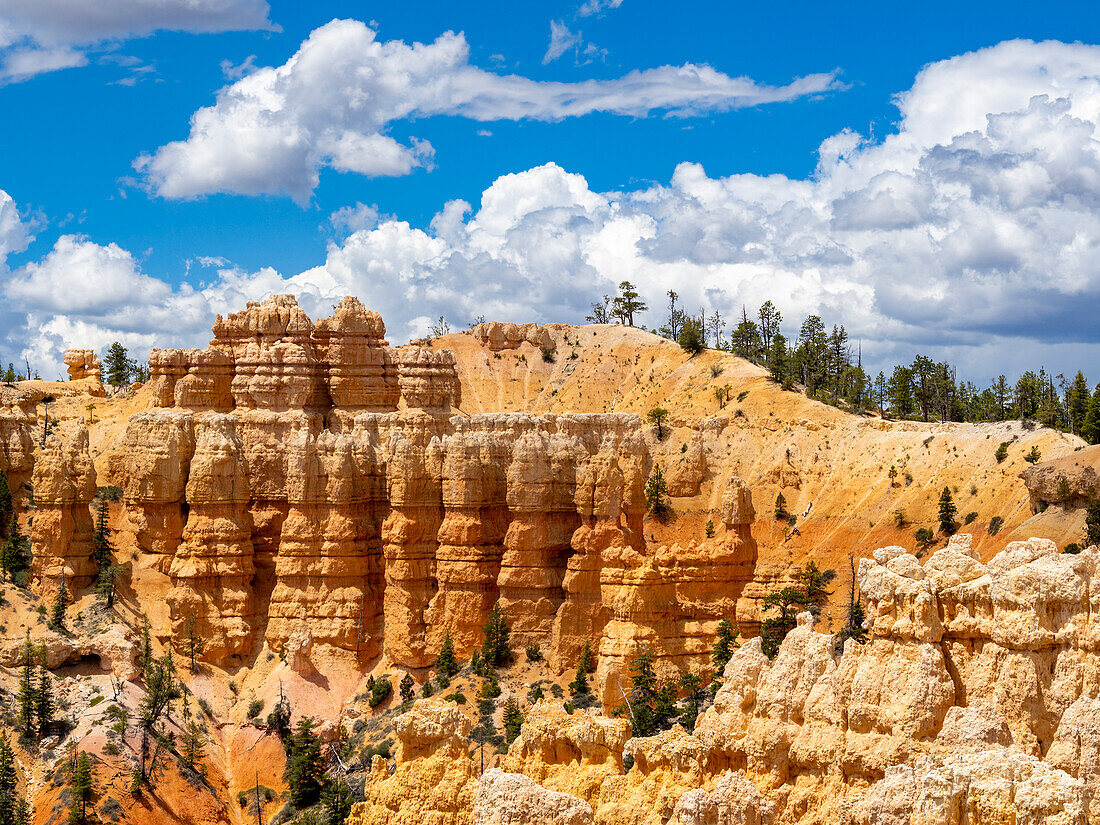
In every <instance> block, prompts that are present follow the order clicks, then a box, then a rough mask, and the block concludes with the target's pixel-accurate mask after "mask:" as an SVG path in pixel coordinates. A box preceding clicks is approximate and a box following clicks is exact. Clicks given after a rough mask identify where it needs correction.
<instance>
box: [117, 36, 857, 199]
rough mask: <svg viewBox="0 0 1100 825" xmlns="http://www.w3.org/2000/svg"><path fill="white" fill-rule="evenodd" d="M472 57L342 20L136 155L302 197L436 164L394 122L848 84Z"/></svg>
mask: <svg viewBox="0 0 1100 825" xmlns="http://www.w3.org/2000/svg"><path fill="white" fill-rule="evenodd" d="M553 48H554V47H553V45H551V51H553ZM563 51H564V49H563ZM548 54H549V53H548ZM469 56H470V55H469V47H468V46H467V44H466V39H465V38H464V37H463V35H462V34H454V33H452V32H447V33H445V34H443V35H441V36H440V37H438V38H437V39H436V40H435V41H433V42H432V43H427V44H423V43H413V44H408V43H405V42H403V41H400V40H390V41H386V42H382V41H379V40H378V39H376V36H375V32H374V30H373V29H371V28H370V27H369V26H367V25H366V24H364V23H361V22H359V21H356V20H334V21H332V22H331V23H328V24H327V25H325V26H322V27H321V28H319V29H317V30H316V31H314V32H313V33H312V34H310V36H309V37H308V38H307V39H306V40H305V42H303V43H302V45H301V47H300V48H299V49H298V51H297V53H296V54H295V55H294V56H293V57H291V58H290V60H288V61H287V62H286V63H284V64H283V65H282V66H278V67H274V68H270V67H269V68H262V69H257V70H255V71H253V72H251V73H250V74H248V75H247V76H245V77H243V78H241V79H240V80H238V81H237V82H236V83H233V84H232V85H229V86H227V87H225V88H223V89H222V90H221V91H220V92H219V93H218V97H217V102H216V103H215V104H214V105H213V106H209V107H207V108H204V109H200V110H199V111H197V112H195V114H194V115H193V116H192V117H191V132H190V135H189V136H188V137H187V139H186V140H181V141H176V142H174V143H169V144H167V145H166V146H162V147H161V148H160V149H158V150H157V151H156V152H154V153H153V154H152V155H146V156H142V157H140V158H138V160H137V161H136V162H135V166H136V168H137V169H138V170H139V171H141V172H142V173H143V174H144V176H145V179H146V181H147V182H148V184H149V185H150V187H151V188H152V189H153V190H154V191H155V192H156V193H157V194H159V195H161V196H162V197H166V198H187V197H194V196H197V195H203V194H209V193H214V192H233V193H239V194H247V195H258V194H281V193H282V194H289V195H290V196H291V197H293V198H294V199H295V200H297V201H298V202H300V203H305V202H306V201H308V200H309V197H310V195H311V193H312V192H313V190H314V188H315V187H316V186H317V183H318V179H319V174H320V170H321V169H322V168H325V167H331V168H334V169H337V170H339V171H345V172H357V173H359V174H362V175H404V174H408V173H409V172H410V171H411V170H413V169H415V168H417V167H422V166H426V165H428V164H429V163H430V162H431V159H432V156H433V154H434V151H433V149H432V146H431V145H430V144H429V143H428V142H427V141H421V140H417V139H416V138H412V139H411V140H409V141H408V143H401V142H399V141H397V140H395V139H394V138H392V137H390V136H389V135H388V134H386V131H387V129H388V128H389V127H390V125H391V124H393V123H394V122H395V121H401V120H412V119H416V118H423V117H430V116H432V115H458V116H462V117H467V118H471V119H473V120H479V121H492V120H520V119H534V120H557V119H561V118H566V117H576V116H579V115H585V114H589V113H591V112H612V113H615V114H621V115H631V116H642V115H646V114H648V113H650V112H654V111H663V112H668V113H670V114H673V115H680V116H687V115H694V114H699V113H703V112H712V111H727V110H731V109H736V108H741V107H745V106H755V105H759V104H762V103H771V102H776V101H784V100H792V99H794V98H797V97H801V96H803V95H808V94H815V93H819V92H823V91H827V90H829V89H833V88H836V87H837V81H836V77H835V75H834V74H832V73H830V74H817V75H810V76H807V77H803V78H798V79H796V80H795V81H793V82H792V83H790V84H789V85H786V86H780V87H774V86H764V85H760V84H758V83H755V82H754V81H752V80H751V79H749V78H745V77H730V76H728V75H725V74H723V73H722V72H719V71H716V70H715V69H713V68H711V67H710V66H705V65H693V64H690V63H688V64H685V65H683V66H662V67H659V68H656V69H648V70H645V71H633V72H630V73H629V74H627V75H625V76H623V77H621V78H617V79H614V80H605V81H601V80H589V81H585V82H581V83H557V82H538V81H535V80H530V79H528V78H525V77H520V76H518V75H499V74H494V73H492V72H487V71H485V70H483V69H480V68H477V67H476V66H472V65H470V62H469Z"/></svg>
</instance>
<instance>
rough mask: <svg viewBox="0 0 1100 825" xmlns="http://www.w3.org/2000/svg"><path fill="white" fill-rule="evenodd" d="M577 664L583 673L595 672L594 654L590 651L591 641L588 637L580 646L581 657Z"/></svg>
mask: <svg viewBox="0 0 1100 825" xmlns="http://www.w3.org/2000/svg"><path fill="white" fill-rule="evenodd" d="M577 664H578V666H579V667H580V668H581V669H582V670H584V672H585V673H595V672H596V656H595V654H593V653H592V643H591V642H589V641H588V639H585V640H584V647H582V648H581V658H580V659H579V660H578V663H577Z"/></svg>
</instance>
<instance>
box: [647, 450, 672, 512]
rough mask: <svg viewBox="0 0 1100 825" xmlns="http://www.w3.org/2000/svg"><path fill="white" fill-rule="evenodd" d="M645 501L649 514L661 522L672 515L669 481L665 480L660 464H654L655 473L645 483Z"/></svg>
mask: <svg viewBox="0 0 1100 825" xmlns="http://www.w3.org/2000/svg"><path fill="white" fill-rule="evenodd" d="M645 503H646V507H648V508H649V514H650V515H651V516H653V518H655V519H657V521H659V522H661V523H664V522H665V521H667V520H668V519H669V518H670V517H671V515H672V506H671V505H670V504H669V503H668V483H667V482H666V481H665V474H664V473H663V472H661V465H660V464H655V465H654V466H653V475H651V476H650V477H649V481H647V482H646V483H645Z"/></svg>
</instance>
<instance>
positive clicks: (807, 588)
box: [798, 560, 836, 616]
mask: <svg viewBox="0 0 1100 825" xmlns="http://www.w3.org/2000/svg"><path fill="white" fill-rule="evenodd" d="M835 578H836V571H835V570H821V569H820V568H818V566H817V563H816V562H814V561H812V560H811V561H808V562H806V565H805V567H802V568H801V569H800V570H799V571H798V584H799V586H800V587H801V588H802V592H804V593H805V594H806V599H807V603H808V606H809V608H810V612H811V613H813V614H814V615H815V616H817V615H820V613H821V610H822V608H823V607H825V605H826V604H828V602H829V596H831V595H832V592H831V591H829V590H826V589H825V588H826V587H827V586H828V585H829V582H831V581H832V580H833V579H835Z"/></svg>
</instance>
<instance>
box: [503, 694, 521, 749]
mask: <svg viewBox="0 0 1100 825" xmlns="http://www.w3.org/2000/svg"><path fill="white" fill-rule="evenodd" d="M501 721H503V723H504V738H505V740H506V741H507V742H508V744H511V743H512V742H514V741H515V740H516V737H517V736H519V733H520V730H521V729H522V728H523V711H521V710H520V709H519V702H517V701H516V699H515V697H514V696H513V697H511V698H509V699H508V701H507V702H505V703H504V717H503V719H502V720H501Z"/></svg>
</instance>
